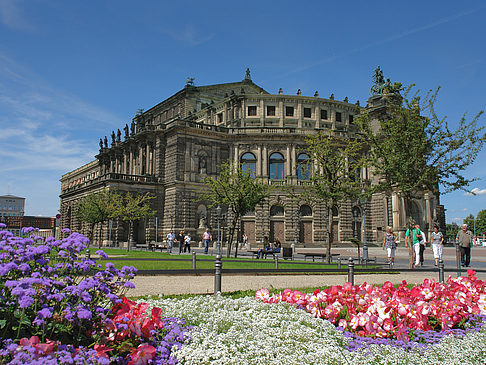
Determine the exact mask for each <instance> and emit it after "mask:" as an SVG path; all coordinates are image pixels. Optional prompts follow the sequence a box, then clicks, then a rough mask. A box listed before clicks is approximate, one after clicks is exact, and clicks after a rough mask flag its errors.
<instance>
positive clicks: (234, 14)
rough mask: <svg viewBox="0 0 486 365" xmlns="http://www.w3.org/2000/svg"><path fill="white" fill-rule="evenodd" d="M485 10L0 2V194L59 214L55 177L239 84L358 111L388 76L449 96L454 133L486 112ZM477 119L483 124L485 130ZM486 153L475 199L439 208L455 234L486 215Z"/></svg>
mask: <svg viewBox="0 0 486 365" xmlns="http://www.w3.org/2000/svg"><path fill="white" fill-rule="evenodd" d="M485 24H486V3H485V2H484V1H474V0H473V1H467V2H458V1H448V0H445V1H415V0H411V1H406V2H395V1H366V2H365V1H354V2H352V1H351V2H350V1H347V2H340V4H338V2H329V1H306V2H305V3H301V4H299V3H297V2H295V1H285V0H283V1H278V2H277V1H274V2H271V1H246V2H233V1H204V2H203V1H184V0H181V1H171V2H161V1H144V0H141V1H137V2H135V1H123V0H117V1H114V0H113V1H103V0H99V1H95V0H91V1H86V0H84V1H81V0H79V1H77V0H73V1H64V0H59V1H54V0H52V1H50V0H0V195H3V194H7V193H10V194H12V195H17V196H21V197H25V198H26V208H25V214H26V215H44V216H54V215H55V214H56V213H57V212H58V209H59V204H60V203H59V194H60V182H59V179H60V178H61V176H62V175H63V174H65V173H67V172H69V171H71V170H73V169H75V168H77V167H80V166H82V165H83V164H85V163H88V162H90V161H92V160H94V156H95V155H96V154H97V152H98V148H99V147H98V142H99V138H101V137H103V136H105V135H110V134H111V131H112V130H116V129H118V128H120V129H121V128H122V127H123V126H124V125H125V123H129V122H130V121H131V119H132V118H133V117H134V116H135V113H136V111H137V110H138V109H139V108H142V109H149V108H150V107H152V106H154V105H156V104H158V103H159V102H161V101H163V100H164V99H166V98H167V97H169V96H171V95H173V94H174V93H176V92H177V91H179V90H181V89H182V88H183V87H184V85H185V81H186V79H187V78H188V77H194V78H195V84H196V86H197V85H199V86H201V85H209V84H217V83H225V82H235V81H241V80H242V79H243V77H244V73H245V69H246V67H249V68H250V70H251V75H252V79H253V82H255V83H256V84H258V85H259V86H261V87H263V88H264V89H265V90H266V91H268V92H270V93H277V91H278V89H279V88H282V89H283V91H284V93H285V94H295V93H296V91H297V89H301V90H302V95H308V96H312V95H314V92H315V91H316V90H317V91H319V94H320V96H321V97H328V96H329V95H330V94H331V93H334V95H335V97H336V99H337V100H343V99H344V98H345V97H348V98H349V100H350V102H356V100H360V102H361V105H364V104H365V102H366V100H367V99H368V97H369V96H370V87H371V86H372V75H373V71H374V69H375V68H376V67H377V66H378V65H379V66H381V68H382V69H383V71H384V75H385V77H386V78H390V79H391V80H392V81H393V82H394V81H400V82H402V83H403V84H405V85H409V84H416V85H417V89H420V90H423V91H424V92H425V91H427V90H429V89H435V88H437V87H439V86H440V87H441V90H440V93H439V98H438V102H437V105H436V107H437V111H438V113H439V115H441V116H446V117H447V120H448V121H449V123H450V125H451V126H454V125H456V124H457V122H458V120H459V119H460V118H461V117H462V116H463V115H464V113H466V118H473V117H474V116H475V115H476V114H477V113H478V112H479V111H480V110H483V109H485V108H486V93H485V88H484V85H486V42H485V36H486V28H485V26H484V25H485ZM485 120H486V118H485V117H484V116H483V117H482V118H481V119H480V121H479V123H480V124H481V125H485ZM485 160H486V151H485V149H483V151H481V153H480V154H479V156H478V158H477V160H476V162H475V164H474V165H473V166H472V167H470V168H468V169H467V170H466V171H465V172H464V173H465V175H466V176H467V177H476V178H477V179H478V180H476V181H475V182H473V183H472V184H471V186H470V189H474V191H475V192H476V195H471V194H465V192H463V191H457V192H453V193H449V194H445V195H442V196H441V203H442V204H444V205H445V208H446V209H447V211H446V217H447V222H448V223H450V222H453V221H454V222H462V219H463V218H464V217H465V216H467V215H469V214H474V215H476V214H477V212H478V211H479V210H481V209H486V170H485V165H486V164H485V162H484V161H485Z"/></svg>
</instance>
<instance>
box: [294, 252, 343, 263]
mask: <svg viewBox="0 0 486 365" xmlns="http://www.w3.org/2000/svg"><path fill="white" fill-rule="evenodd" d="M299 254H300V255H304V261H307V258H308V257H312V262H314V261H315V258H316V257H321V258H322V262H324V260H325V259H326V254H325V253H322V252H299ZM339 256H340V254H338V253H333V254H331V262H332V260H333V258H337V257H339Z"/></svg>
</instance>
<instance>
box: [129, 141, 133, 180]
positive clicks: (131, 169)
mask: <svg viewBox="0 0 486 365" xmlns="http://www.w3.org/2000/svg"><path fill="white" fill-rule="evenodd" d="M128 174H129V175H132V174H133V149H132V148H131V147H130V169H129V170H128Z"/></svg>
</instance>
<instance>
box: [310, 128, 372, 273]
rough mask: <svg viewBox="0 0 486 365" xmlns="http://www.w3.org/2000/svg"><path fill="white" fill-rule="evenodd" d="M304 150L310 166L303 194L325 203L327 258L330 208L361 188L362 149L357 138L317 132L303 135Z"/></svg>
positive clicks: (354, 197) (329, 257) (327, 256)
mask: <svg viewBox="0 0 486 365" xmlns="http://www.w3.org/2000/svg"><path fill="white" fill-rule="evenodd" d="M307 144H308V148H307V151H308V152H309V154H310V157H311V160H312V163H313V166H314V169H313V170H312V174H311V177H310V182H311V184H310V189H308V190H307V192H306V193H307V194H310V196H311V197H313V198H314V199H317V200H318V201H321V202H323V203H325V204H326V206H327V216H328V221H327V222H326V226H327V232H328V240H327V242H328V245H327V254H326V259H327V261H328V263H329V262H330V261H331V246H332V239H333V234H332V229H333V228H332V208H333V207H334V206H339V205H340V204H341V203H342V202H344V201H346V200H347V199H357V198H359V196H360V194H361V190H362V189H363V188H364V184H363V182H362V181H361V176H360V170H361V167H362V166H363V163H364V159H363V151H362V144H361V143H360V141H358V140H355V139H349V138H339V137H336V136H332V135H326V134H323V133H319V134H317V135H314V136H311V137H309V138H308V139H307Z"/></svg>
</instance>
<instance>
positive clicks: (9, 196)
mask: <svg viewBox="0 0 486 365" xmlns="http://www.w3.org/2000/svg"><path fill="white" fill-rule="evenodd" d="M0 198H8V199H25V198H22V197H21V196H15V195H10V194H7V195H0Z"/></svg>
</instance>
